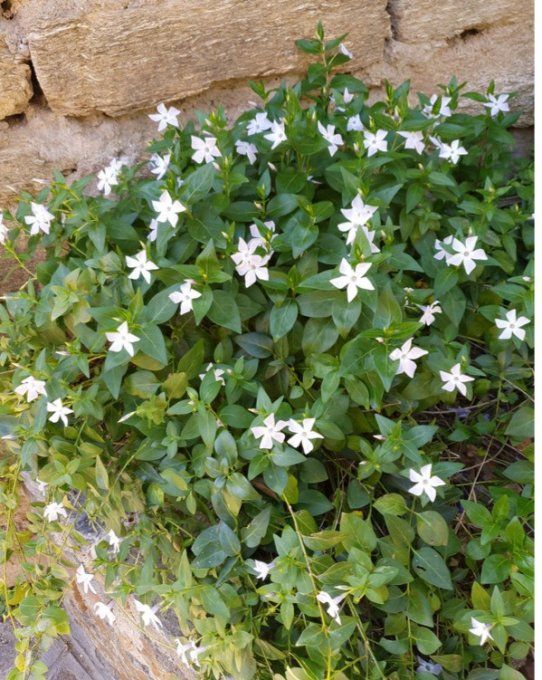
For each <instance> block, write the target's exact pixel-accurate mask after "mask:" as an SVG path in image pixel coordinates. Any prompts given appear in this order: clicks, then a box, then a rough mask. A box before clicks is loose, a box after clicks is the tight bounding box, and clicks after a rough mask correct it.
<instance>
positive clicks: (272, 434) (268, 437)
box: [250, 413, 288, 449]
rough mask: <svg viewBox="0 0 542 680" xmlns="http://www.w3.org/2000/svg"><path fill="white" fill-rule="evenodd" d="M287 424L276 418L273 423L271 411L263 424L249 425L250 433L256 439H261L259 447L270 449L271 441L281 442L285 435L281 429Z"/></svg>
mask: <svg viewBox="0 0 542 680" xmlns="http://www.w3.org/2000/svg"><path fill="white" fill-rule="evenodd" d="M286 425H288V423H287V422H286V421H285V420H278V421H277V422H276V423H275V414H274V413H271V414H270V415H268V416H267V418H265V419H264V421H263V425H256V426H255V427H251V428H250V429H251V431H252V434H253V435H254V437H255V438H256V439H261V442H260V445H259V446H260V449H272V448H273V446H274V444H273V442H278V443H279V444H282V443H283V441H284V439H285V438H286V435H285V434H284V432H282V430H284V428H285V427H286Z"/></svg>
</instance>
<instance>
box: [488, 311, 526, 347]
mask: <svg viewBox="0 0 542 680" xmlns="http://www.w3.org/2000/svg"><path fill="white" fill-rule="evenodd" d="M528 323H531V322H530V320H529V319H528V318H527V317H526V316H520V317H519V318H518V317H517V311H516V310H515V309H511V310H510V311H508V312H506V319H495V325H496V326H497V328H502V332H501V333H500V335H499V340H509V339H510V338H511V337H512V336H513V335H515V336H516V338H518V339H519V340H525V331H524V330H523V328H522V326H526V325H527V324H528Z"/></svg>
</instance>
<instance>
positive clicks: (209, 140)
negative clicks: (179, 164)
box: [190, 135, 222, 163]
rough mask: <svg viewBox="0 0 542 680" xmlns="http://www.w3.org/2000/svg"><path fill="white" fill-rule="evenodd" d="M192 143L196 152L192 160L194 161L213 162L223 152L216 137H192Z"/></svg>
mask: <svg viewBox="0 0 542 680" xmlns="http://www.w3.org/2000/svg"><path fill="white" fill-rule="evenodd" d="M190 143H191V145H192V149H193V151H194V153H193V154H192V160H193V161H194V163H204V162H205V163H212V162H213V161H214V159H215V158H220V156H222V154H221V153H220V149H219V148H218V146H217V143H216V137H213V136H212V135H205V137H196V136H195V135H192V136H191V137H190Z"/></svg>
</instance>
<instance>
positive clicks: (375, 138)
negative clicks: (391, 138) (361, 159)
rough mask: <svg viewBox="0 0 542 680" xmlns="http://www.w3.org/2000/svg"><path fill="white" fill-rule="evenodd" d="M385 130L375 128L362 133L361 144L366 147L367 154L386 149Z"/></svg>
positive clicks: (386, 132)
mask: <svg viewBox="0 0 542 680" xmlns="http://www.w3.org/2000/svg"><path fill="white" fill-rule="evenodd" d="M387 134H388V131H387V130H377V131H376V132H369V131H368V130H365V132H364V133H363V146H364V147H365V148H366V149H367V156H369V157H370V156H374V155H375V153H377V152H378V151H387V150H388V142H387V141H386V136H387Z"/></svg>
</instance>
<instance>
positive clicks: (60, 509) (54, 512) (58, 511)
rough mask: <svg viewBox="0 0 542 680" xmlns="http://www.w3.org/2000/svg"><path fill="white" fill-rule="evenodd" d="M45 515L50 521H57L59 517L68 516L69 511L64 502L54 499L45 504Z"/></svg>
mask: <svg viewBox="0 0 542 680" xmlns="http://www.w3.org/2000/svg"><path fill="white" fill-rule="evenodd" d="M43 516H44V517H45V519H46V520H47V521H48V522H56V521H57V519H58V518H59V517H67V516H68V513H67V512H66V509H65V508H64V506H63V505H62V503H56V502H55V501H53V502H52V503H49V505H46V506H45V508H44V510H43Z"/></svg>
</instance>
